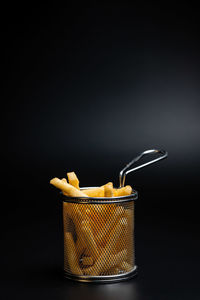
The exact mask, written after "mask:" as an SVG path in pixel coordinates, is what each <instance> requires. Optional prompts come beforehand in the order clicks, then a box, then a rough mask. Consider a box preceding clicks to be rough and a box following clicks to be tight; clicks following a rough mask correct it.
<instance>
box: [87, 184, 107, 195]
mask: <svg viewBox="0 0 200 300" xmlns="http://www.w3.org/2000/svg"><path fill="white" fill-rule="evenodd" d="M83 193H84V194H86V195H87V196H89V197H104V187H103V186H100V187H98V188H93V189H85V190H83Z"/></svg>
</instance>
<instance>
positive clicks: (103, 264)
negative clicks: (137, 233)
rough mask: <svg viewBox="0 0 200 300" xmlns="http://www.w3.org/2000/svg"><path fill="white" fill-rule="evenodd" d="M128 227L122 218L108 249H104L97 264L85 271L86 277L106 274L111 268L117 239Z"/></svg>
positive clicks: (113, 231)
mask: <svg viewBox="0 0 200 300" xmlns="http://www.w3.org/2000/svg"><path fill="white" fill-rule="evenodd" d="M126 226H127V221H126V219H124V218H122V219H121V220H120V221H119V222H118V224H117V225H116V226H115V228H114V229H113V230H112V233H111V235H110V237H109V240H108V243H107V245H106V247H105V248H104V249H103V251H102V253H101V255H99V257H98V259H97V261H96V262H95V264H94V265H93V266H92V267H90V268H87V269H84V274H86V275H99V274H100V273H103V272H106V271H107V269H108V267H109V257H110V253H112V251H113V249H114V248H115V245H116V242H117V239H118V238H119V235H120V232H121V231H122V230H123V229H124V227H126Z"/></svg>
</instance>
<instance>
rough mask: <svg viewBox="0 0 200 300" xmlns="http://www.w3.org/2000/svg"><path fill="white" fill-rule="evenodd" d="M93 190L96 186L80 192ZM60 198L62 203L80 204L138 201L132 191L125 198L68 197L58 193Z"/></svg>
mask: <svg viewBox="0 0 200 300" xmlns="http://www.w3.org/2000/svg"><path fill="white" fill-rule="evenodd" d="M92 188H93V189H95V188H98V187H96V186H93V187H82V188H80V190H86V189H92ZM60 195H61V198H62V201H63V202H69V203H81V204H111V203H121V202H128V201H135V200H137V199H138V192H137V191H136V190H133V193H132V194H130V195H126V196H120V197H106V198H105V197H69V196H66V195H64V194H63V193H62V192H60Z"/></svg>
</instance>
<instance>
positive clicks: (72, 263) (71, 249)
mask: <svg viewBox="0 0 200 300" xmlns="http://www.w3.org/2000/svg"><path fill="white" fill-rule="evenodd" d="M65 252H66V256H67V260H68V263H69V267H70V270H71V272H72V273H73V274H75V275H83V272H82V271H81V268H80V266H79V264H78V257H77V253H76V247H75V245H74V240H73V237H72V234H71V233H70V232H65Z"/></svg>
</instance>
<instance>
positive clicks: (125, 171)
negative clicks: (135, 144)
mask: <svg viewBox="0 0 200 300" xmlns="http://www.w3.org/2000/svg"><path fill="white" fill-rule="evenodd" d="M155 153H157V154H159V157H158V158H156V159H153V160H150V161H148V162H146V163H144V164H142V165H140V166H137V167H135V168H132V169H129V168H130V166H132V165H133V164H134V163H135V162H136V161H138V160H140V159H141V158H142V157H143V156H145V155H148V154H155ZM167 156H168V153H167V151H165V150H157V149H152V150H146V151H144V152H142V153H141V154H139V155H138V156H137V157H135V158H134V159H133V160H131V161H130V162H129V163H128V164H127V165H126V166H125V168H123V169H122V170H121V171H120V173H119V186H120V187H123V186H124V185H125V179H126V175H127V174H129V173H131V172H133V171H136V170H139V169H141V168H144V167H146V166H148V165H151V164H153V163H155V162H157V161H159V160H161V159H164V158H166V157H167ZM128 169H129V170H128Z"/></svg>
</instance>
